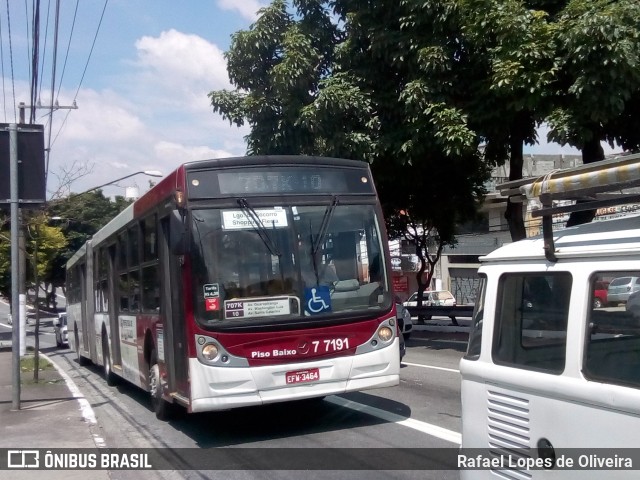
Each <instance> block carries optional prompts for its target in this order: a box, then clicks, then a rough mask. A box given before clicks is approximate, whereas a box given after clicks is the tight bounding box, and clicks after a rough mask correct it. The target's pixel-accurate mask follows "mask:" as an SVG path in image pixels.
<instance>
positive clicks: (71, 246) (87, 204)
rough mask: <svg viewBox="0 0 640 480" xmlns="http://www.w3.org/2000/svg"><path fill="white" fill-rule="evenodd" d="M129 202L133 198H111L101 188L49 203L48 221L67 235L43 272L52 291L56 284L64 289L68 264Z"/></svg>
mask: <svg viewBox="0 0 640 480" xmlns="http://www.w3.org/2000/svg"><path fill="white" fill-rule="evenodd" d="M130 204H131V201H129V200H126V199H125V198H124V197H122V196H117V197H116V198H115V201H111V200H110V199H109V198H108V197H105V196H104V194H103V193H102V190H96V191H93V192H88V193H81V194H73V193H72V194H70V195H69V196H68V197H62V198H59V199H56V200H54V201H52V202H50V203H49V204H48V206H47V215H48V218H49V221H50V222H51V223H52V224H54V225H56V226H58V227H59V228H60V230H61V231H62V234H63V235H64V237H65V238H66V239H67V244H66V246H65V247H64V248H61V249H60V250H59V251H58V252H57V253H56V255H55V257H54V258H53V259H52V261H51V266H50V268H49V269H48V270H46V271H45V272H43V276H42V281H43V282H44V283H45V284H47V285H49V286H50V288H51V289H52V290H51V291H55V288H57V287H59V288H63V289H64V284H65V265H66V263H67V261H68V260H69V259H70V258H71V256H72V255H73V254H74V253H75V252H77V251H78V249H80V247H82V245H84V243H85V242H86V241H87V239H89V238H90V237H92V236H93V235H94V234H95V233H96V232H97V231H98V230H100V229H101V228H102V227H103V226H104V225H106V224H107V222H109V221H110V220H111V219H112V218H114V217H115V216H116V215H118V213H120V212H121V211H122V210H124V209H125V208H126V207H127V206H128V205H130Z"/></svg>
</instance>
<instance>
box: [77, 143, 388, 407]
mask: <svg viewBox="0 0 640 480" xmlns="http://www.w3.org/2000/svg"><path fill="white" fill-rule="evenodd" d="M390 273H391V268H390V261H389V252H388V242H387V237H386V232H385V227H384V221H383V217H382V212H381V208H380V204H379V201H378V197H377V194H376V190H375V187H374V183H373V179H372V177H371V172H370V169H369V166H368V164H366V163H365V162H359V161H353V160H343V159H334V158H319V157H303V156H250V157H239V158H226V159H214V160H204V161H199V162H191V163H186V164H183V165H181V166H180V167H178V168H177V169H176V170H175V171H174V172H173V173H171V174H170V175H169V176H168V177H166V178H164V179H163V180H162V181H160V182H159V183H158V184H157V185H156V186H154V187H153V188H151V189H150V190H149V191H148V192H147V193H146V194H145V195H144V196H142V197H141V198H140V199H138V200H137V201H136V202H134V203H133V204H132V205H130V206H129V207H127V209H126V210H124V211H123V212H122V213H120V214H119V215H118V216H117V217H116V218H114V219H113V220H111V221H110V222H109V223H108V224H107V225H106V226H105V227H104V228H102V229H101V230H100V231H98V232H97V233H96V234H95V235H94V236H93V238H91V239H90V240H89V241H88V242H87V243H86V244H85V245H84V246H83V247H82V248H81V249H80V250H79V251H78V252H76V253H75V254H74V256H73V257H72V258H71V259H70V260H69V262H68V263H67V295H68V306H67V311H68V328H69V343H70V346H71V348H72V349H74V350H75V351H76V352H77V358H78V361H79V362H80V363H85V362H87V361H89V360H90V361H92V362H93V363H94V364H97V365H102V366H103V367H104V374H105V377H106V380H107V382H108V383H109V384H112V383H114V382H115V381H116V380H117V379H118V378H120V377H121V378H124V379H126V380H128V381H129V382H132V383H134V384H135V385H138V386H139V387H141V388H143V389H146V390H148V391H149V392H150V396H151V401H152V405H153V408H154V410H155V412H156V415H157V416H158V417H159V418H163V417H166V416H167V415H168V414H169V412H170V409H171V408H172V406H173V405H174V404H177V405H182V406H184V407H186V409H187V410H188V411H189V412H202V411H208V410H222V409H229V408H234V407H242V406H248V405H260V404H266V403H272V402H280V401H288V400H295V399H305V398H315V397H323V396H325V395H330V394H340V393H344V392H350V391H357V390H363V389H369V388H378V387H386V386H393V385H397V384H398V383H399V372H400V358H399V339H398V332H397V325H396V312H395V305H394V302H393V295H392V291H391V287H390Z"/></svg>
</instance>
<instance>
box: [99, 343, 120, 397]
mask: <svg viewBox="0 0 640 480" xmlns="http://www.w3.org/2000/svg"><path fill="white" fill-rule="evenodd" d="M102 361H103V363H104V379H105V381H106V382H107V385H109V386H110V387H113V386H115V385H116V384H117V383H118V379H117V377H116V375H115V374H114V373H113V370H112V368H111V355H110V353H109V339H108V338H107V332H105V331H103V332H102Z"/></svg>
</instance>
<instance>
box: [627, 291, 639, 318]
mask: <svg viewBox="0 0 640 480" xmlns="http://www.w3.org/2000/svg"><path fill="white" fill-rule="evenodd" d="M625 309H626V310H627V312H630V313H631V314H632V315H633V316H634V317H640V290H638V291H637V292H633V293H632V294H631V295H629V299H628V300H627V303H626V305H625Z"/></svg>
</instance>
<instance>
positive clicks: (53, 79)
mask: <svg viewBox="0 0 640 480" xmlns="http://www.w3.org/2000/svg"><path fill="white" fill-rule="evenodd" d="M59 23H60V0H56V17H55V23H54V30H53V61H52V72H51V103H50V109H49V111H50V113H51V116H50V117H49V133H48V138H47V148H46V153H47V159H46V162H45V166H44V184H45V185H46V184H47V177H48V176H49V156H50V155H51V127H52V126H53V106H54V98H53V92H54V91H55V89H56V62H57V54H58V27H59ZM34 110H35V109H31V111H32V112H33V111H34Z"/></svg>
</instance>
